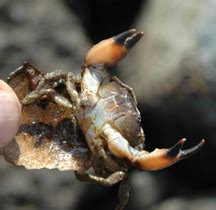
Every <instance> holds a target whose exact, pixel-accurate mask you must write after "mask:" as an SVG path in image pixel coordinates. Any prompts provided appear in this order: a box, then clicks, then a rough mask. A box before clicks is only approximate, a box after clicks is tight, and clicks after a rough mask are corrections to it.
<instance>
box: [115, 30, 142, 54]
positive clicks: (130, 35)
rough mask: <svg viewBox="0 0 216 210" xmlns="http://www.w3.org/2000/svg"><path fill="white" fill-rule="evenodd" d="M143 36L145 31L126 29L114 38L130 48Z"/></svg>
mask: <svg viewBox="0 0 216 210" xmlns="http://www.w3.org/2000/svg"><path fill="white" fill-rule="evenodd" d="M142 36H143V32H136V29H131V30H128V31H125V32H123V33H121V34H119V35H117V36H114V37H113V39H114V40H115V41H116V42H117V43H119V44H121V45H123V46H125V47H126V48H127V49H128V50H130V49H131V48H132V47H133V46H134V45H135V44H136V43H137V42H138V41H139V40H140V39H141V38H142Z"/></svg>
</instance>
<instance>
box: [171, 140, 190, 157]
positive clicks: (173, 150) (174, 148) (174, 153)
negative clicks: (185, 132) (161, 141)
mask: <svg viewBox="0 0 216 210" xmlns="http://www.w3.org/2000/svg"><path fill="white" fill-rule="evenodd" d="M185 142H186V139H185V138H183V139H181V140H179V141H178V142H177V143H176V144H175V145H174V146H172V147H171V148H170V149H168V151H167V155H168V156H169V157H170V158H175V157H176V156H178V155H179V153H180V152H181V149H182V147H183V145H184V143H185Z"/></svg>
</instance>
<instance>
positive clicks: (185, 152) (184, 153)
mask: <svg viewBox="0 0 216 210" xmlns="http://www.w3.org/2000/svg"><path fill="white" fill-rule="evenodd" d="M204 143H205V140H204V139H203V140H202V141H201V142H200V143H199V144H197V145H196V146H194V147H192V148H190V149H187V150H182V151H180V154H179V159H185V158H188V157H190V156H192V155H194V154H195V153H197V152H198V151H199V150H200V149H201V148H202V147H203V145H204Z"/></svg>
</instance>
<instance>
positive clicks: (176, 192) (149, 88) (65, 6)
mask: <svg viewBox="0 0 216 210" xmlns="http://www.w3.org/2000/svg"><path fill="white" fill-rule="evenodd" d="M131 2H132V1H123V0H122V1H120V0H118V1H115V3H116V4H115V3H114V1H107V0H101V1H99V0H98V1H93V0H92V1H87V0H86V1H84V0H82V1H75V0H74V1H72V0H71V1H69V0H65V1H60V0H53V1H48V0H44V1H32V0H22V1H21V0H11V1H8V0H1V1H0V74H1V77H2V78H6V76H7V75H8V74H9V73H10V72H11V71H13V70H14V69H15V68H17V67H18V66H20V65H21V63H22V62H23V61H25V60H28V61H29V62H31V63H33V64H34V65H35V66H36V67H38V68H39V69H41V70H42V71H53V70H56V69H64V70H67V71H73V72H78V71H79V69H80V65H81V63H82V61H83V56H84V55H85V53H86V51H87V49H88V48H89V47H90V46H91V41H90V40H92V41H93V42H95V41H98V40H100V39H102V38H107V37H109V36H110V35H113V34H116V33H118V32H120V31H122V30H125V29H128V28H129V27H131V26H132V28H135V27H137V28H138V29H139V30H143V31H144V32H145V36H144V39H143V40H142V41H141V42H140V43H139V45H137V47H136V48H135V49H134V50H133V51H132V52H131V53H130V56H128V57H127V59H125V60H124V61H122V62H121V63H120V65H118V67H119V68H118V71H119V72H118V74H120V77H121V78H122V79H123V80H124V81H125V82H126V83H127V84H130V85H131V86H132V87H133V88H134V90H135V93H136V95H137V97H138V102H139V106H140V109H141V112H142V116H143V127H144V129H145V133H146V145H147V148H148V149H150V150H151V149H154V148H155V147H169V146H171V145H173V144H174V143H175V142H176V141H177V140H178V139H180V138H182V137H187V138H188V143H187V146H188V147H189V146H191V145H193V144H195V143H197V142H198V141H199V140H201V139H202V138H205V139H207V144H206V146H205V148H204V149H203V150H202V151H201V152H200V153H199V154H197V155H196V156H194V157H192V158H191V159H188V160H185V161H182V162H181V163H179V164H177V165H175V166H173V167H171V168H169V169H166V170H163V171H160V172H136V173H134V174H133V175H132V177H131V180H130V182H131V186H132V189H131V197H130V200H129V204H128V206H127V208H126V209H136V210H139V209H146V210H147V209H148V210H169V209H175V210H185V209H186V210H201V209H208V210H213V209H215V206H216V200H215V199H214V198H215V195H216V190H215V187H216V181H215V176H216V170H215V167H214V163H213V161H214V159H215V158H216V157H215V154H216V153H215V149H216V148H215V147H216V146H215V145H216V144H215V137H216V126H215V125H216V114H215V113H216V106H215V98H216V97H215V96H216V95H215V93H216V92H215V90H216V85H215V81H216V79H215V77H216V73H215V72H216V71H215V67H216V63H215V51H216V38H215V30H216V27H215V22H216V15H215V8H216V3H215V2H214V0H207V1H197V0H192V1H189V2H188V1H185V2H183V1H180V0H173V1H168V0H165V1H164V0H152V1H150V2H148V4H146V2H147V1H141V0H136V1H133V3H131ZM69 5H70V6H69ZM116 194H117V186H116V187H113V188H105V187H101V186H96V185H87V184H83V183H79V182H78V181H76V180H75V178H74V176H73V173H71V172H59V171H57V170H38V171H27V170H25V169H23V168H18V167H14V166H11V165H10V164H8V163H6V162H5V160H3V158H1V160H0V200H1V202H0V209H2V210H11V209H14V210H18V209H22V210H23V209H26V210H30V209H32V210H37V209H65V210H66V209H74V210H75V209H76V210H84V209H104V210H106V209H113V208H114V206H115V204H116V202H117V199H116Z"/></svg>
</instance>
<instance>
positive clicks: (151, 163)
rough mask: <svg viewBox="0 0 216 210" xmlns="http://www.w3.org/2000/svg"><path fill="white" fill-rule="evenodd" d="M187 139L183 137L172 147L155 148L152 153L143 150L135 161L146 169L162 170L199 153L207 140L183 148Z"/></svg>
mask: <svg viewBox="0 0 216 210" xmlns="http://www.w3.org/2000/svg"><path fill="white" fill-rule="evenodd" d="M185 141H186V139H181V140H180V141H178V142H177V143H176V144H175V145H174V146H173V147H171V148H170V149H155V150H154V151H153V152H151V153H146V151H145V152H144V151H141V152H140V153H139V154H138V155H137V156H136V157H135V159H134V162H135V164H137V165H138V166H139V167H140V168H142V169H144V170H150V171H154V170H160V169H163V168H166V167H168V166H171V165H173V164H175V163H176V162H178V161H180V160H182V159H185V158H188V157H189V156H191V155H193V154H195V153H197V152H198V151H199V150H200V149H201V148H202V146H203V145H204V143H205V140H202V141H201V142H200V143H199V144H197V145H196V146H194V147H192V148H190V149H187V150H182V147H183V145H184V143H185Z"/></svg>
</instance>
